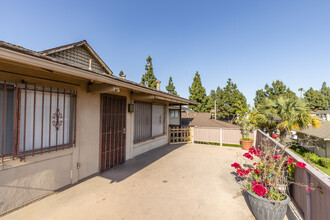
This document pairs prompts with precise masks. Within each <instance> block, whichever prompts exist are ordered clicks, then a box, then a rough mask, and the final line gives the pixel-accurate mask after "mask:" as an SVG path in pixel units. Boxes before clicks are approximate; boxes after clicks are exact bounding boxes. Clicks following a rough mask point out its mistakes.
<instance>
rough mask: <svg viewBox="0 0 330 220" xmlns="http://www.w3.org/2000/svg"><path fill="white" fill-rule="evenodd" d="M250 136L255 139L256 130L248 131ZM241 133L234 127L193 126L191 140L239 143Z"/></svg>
mask: <svg viewBox="0 0 330 220" xmlns="http://www.w3.org/2000/svg"><path fill="white" fill-rule="evenodd" d="M249 137H250V138H252V139H253V140H255V139H256V131H255V132H252V133H250V135H249ZM241 138H242V133H241V130H240V129H236V128H214V127H213V128H212V127H194V128H193V141H194V142H207V143H219V144H220V145H221V146H222V145H223V144H235V145H240V144H241V141H240V140H241Z"/></svg>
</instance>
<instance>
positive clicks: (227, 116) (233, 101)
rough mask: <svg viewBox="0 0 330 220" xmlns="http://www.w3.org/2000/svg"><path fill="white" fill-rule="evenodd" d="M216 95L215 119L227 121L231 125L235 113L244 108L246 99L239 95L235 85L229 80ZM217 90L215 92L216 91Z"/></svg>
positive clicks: (241, 94)
mask: <svg viewBox="0 0 330 220" xmlns="http://www.w3.org/2000/svg"><path fill="white" fill-rule="evenodd" d="M218 89H219V91H218V92H217V93H216V94H217V97H218V102H217V108H218V111H217V112H218V113H217V118H218V119H222V120H228V121H230V122H231V123H233V122H234V119H235V116H236V114H237V111H239V110H240V109H241V108H246V107H247V104H246V98H245V96H244V95H243V93H241V92H240V91H239V90H238V88H237V85H236V84H235V83H233V82H232V80H231V79H230V78H229V79H228V81H227V85H226V86H225V87H224V88H223V89H222V90H221V89H220V88H218ZM218 89H217V90H218Z"/></svg>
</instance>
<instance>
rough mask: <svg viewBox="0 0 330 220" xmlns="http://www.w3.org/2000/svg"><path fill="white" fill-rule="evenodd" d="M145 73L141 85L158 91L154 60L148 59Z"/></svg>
mask: <svg viewBox="0 0 330 220" xmlns="http://www.w3.org/2000/svg"><path fill="white" fill-rule="evenodd" d="M146 61H147V64H146V65H145V71H146V72H145V73H144V74H143V76H142V79H141V84H142V85H145V86H148V87H151V88H154V89H156V86H157V79H156V77H155V75H154V68H153V66H152V58H151V57H150V56H148V58H147V59H146Z"/></svg>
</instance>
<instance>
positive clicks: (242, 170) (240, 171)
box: [236, 169, 250, 177]
mask: <svg viewBox="0 0 330 220" xmlns="http://www.w3.org/2000/svg"><path fill="white" fill-rule="evenodd" d="M236 173H237V175H238V176H239V177H244V176H247V175H248V174H249V173H250V170H244V169H238V170H237V171H236Z"/></svg>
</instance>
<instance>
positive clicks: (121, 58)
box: [0, 0, 330, 104]
mask: <svg viewBox="0 0 330 220" xmlns="http://www.w3.org/2000/svg"><path fill="white" fill-rule="evenodd" d="M329 11H330V1H322V0H318V1H310V0H309V1H305V0H291V1H286V0H282V1H281V0H276V1H275V0H274V1H264V0H258V1H257V0H249V1H247V0H227V1H192V0H190V1H172V0H167V1H164V0H163V1H157V0H153V1H152V0H150V1H137V0H135V1H133V0H132V1H126V0H121V1H98V0H95V1H55V0H54V1H45V0H44V1H33V0H30V1H23V0H21V1H16V0H2V1H1V13H0V25H1V26H0V27H1V29H0V40H4V41H7V42H10V43H14V44H18V45H21V46H24V47H26V48H28V49H33V50H44V49H48V48H52V47H55V46H60V45H63V44H68V43H72V42H75V41H80V40H83V39H86V40H87V41H88V42H89V43H90V45H91V46H92V47H93V48H94V50H95V51H96V52H97V53H98V54H99V55H100V56H101V57H102V59H103V60H104V61H105V62H106V63H107V64H108V66H109V67H110V69H112V71H113V72H114V73H115V74H118V73H119V71H120V70H123V71H124V72H125V74H126V75H127V78H128V79H130V80H133V81H137V82H140V79H141V76H142V74H143V73H144V65H145V63H146V61H145V59H146V58H147V56H148V55H150V56H151V57H152V58H153V64H154V70H155V74H156V77H157V78H158V79H160V80H161V81H162V90H165V86H166V85H167V83H168V78H169V76H172V77H173V80H174V84H175V86H176V88H177V91H178V93H179V94H180V95H181V96H183V97H188V96H189V91H188V87H189V86H190V85H191V83H192V79H193V76H194V74H195V72H196V71H197V70H198V71H199V73H200V74H201V77H202V82H203V86H204V87H205V88H206V90H207V93H209V92H210V90H211V89H216V87H217V86H220V87H224V86H225V84H226V81H227V79H228V78H229V77H230V78H232V80H233V81H234V82H235V83H236V84H237V85H238V88H239V89H240V91H242V92H243V93H244V95H245V96H246V97H247V99H248V102H249V103H250V104H253V98H254V96H255V91H256V90H257V89H260V88H263V87H264V85H265V84H266V83H271V82H272V81H273V80H277V79H279V80H282V81H283V82H284V83H285V84H286V85H287V86H289V87H290V88H291V89H292V90H293V91H294V92H296V93H297V94H298V88H300V87H303V88H304V89H308V88H309V87H313V88H314V89H315V88H316V89H319V88H320V87H321V85H322V82H323V81H326V82H327V83H328V84H330V13H329Z"/></svg>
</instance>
